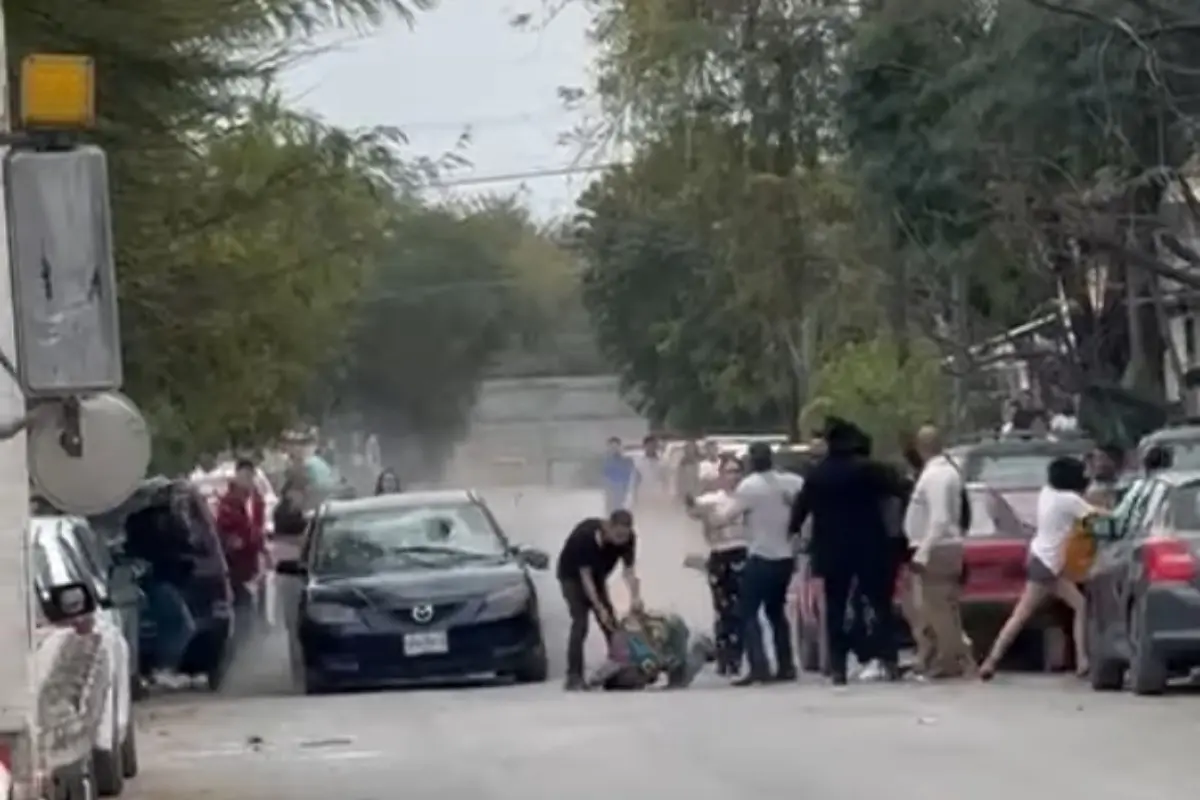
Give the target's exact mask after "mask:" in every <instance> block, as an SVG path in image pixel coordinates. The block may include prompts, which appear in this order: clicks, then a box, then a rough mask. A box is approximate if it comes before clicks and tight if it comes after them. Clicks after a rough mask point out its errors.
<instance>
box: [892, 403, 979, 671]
mask: <svg viewBox="0 0 1200 800" xmlns="http://www.w3.org/2000/svg"><path fill="white" fill-rule="evenodd" d="M916 452H917V455H918V457H919V459H920V460H921V462H922V466H921V472H920V475H919V477H918V478H917V482H916V485H915V486H914V487H913V490H912V496H911V498H910V500H909V503H908V509H907V511H906V512H905V515H904V533H905V535H906V536H907V537H908V541H909V543H910V544H911V545H912V547H913V554H912V559H911V561H910V563H909V566H908V570H909V573H910V576H909V578H908V579H907V580H909V581H911V585H910V586H908V587H906V591H907V592H908V593H909V597H908V604H909V612H908V613H909V614H910V615H911V616H912V617H913V618H912V619H910V620H909V624H910V625H911V626H912V627H913V630H914V632H915V633H916V635H917V636H918V637H928V638H927V639H926V640H924V641H923V640H922V639H920V638H918V657H919V660H920V659H926V660H927V663H924V664H920V663H919V667H920V668H921V669H922V671H923V672H924V674H925V675H926V676H927V677H933V678H949V677H959V676H962V675H964V674H965V673H969V672H973V671H974V659H973V657H972V655H971V652H970V647H969V644H968V641H967V639H966V636H965V635H964V633H963V627H962V614H961V610H960V607H959V602H960V598H961V594H962V576H963V536H964V533H965V531H966V530H967V528H969V527H970V518H969V514H970V506H969V505H968V502H967V496H966V491H965V487H964V482H963V476H962V472H961V469H960V467H959V465H958V464H957V463H955V461H954V460H953V459H952V458H951V457H950V456H949V455H948V454H946V453H945V452H944V451H943V449H942V442H941V435H940V434H939V432H938V430H937V428H935V427H933V426H932V425H926V426H924V427H923V428H921V429H920V431H918V433H917V439H916ZM921 651H924V652H921Z"/></svg>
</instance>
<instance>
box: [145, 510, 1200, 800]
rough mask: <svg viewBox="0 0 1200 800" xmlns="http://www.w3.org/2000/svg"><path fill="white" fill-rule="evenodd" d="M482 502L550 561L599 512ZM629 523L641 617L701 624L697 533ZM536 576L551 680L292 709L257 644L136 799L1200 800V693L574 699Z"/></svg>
mask: <svg viewBox="0 0 1200 800" xmlns="http://www.w3.org/2000/svg"><path fill="white" fill-rule="evenodd" d="M492 502H493V505H494V507H495V509H496V511H497V514H498V516H500V517H501V519H502V521H503V522H504V523H505V525H506V527H507V528H508V530H509V533H510V535H511V536H512V537H513V538H514V539H516V540H518V541H521V542H526V543H531V544H537V545H540V546H542V547H545V548H546V549H547V550H551V551H552V550H553V549H554V547H555V545H556V544H557V543H558V542H560V541H561V539H562V537H563V536H564V535H565V533H566V531H567V530H568V529H569V528H570V526H571V524H572V523H573V522H574V521H575V520H576V519H578V518H579V517H581V516H582V515H584V514H586V513H588V512H589V511H592V512H594V511H596V510H598V506H599V500H598V498H595V497H592V496H590V495H584V494H581V493H552V492H548V491H546V490H529V491H527V492H524V493H522V495H521V496H520V498H519V499H518V498H517V497H516V495H515V494H514V493H512V492H497V493H495V496H494V497H493V499H492ZM639 531H640V533H641V538H642V544H643V548H642V559H641V560H642V572H643V581H644V584H645V587H644V592H645V595H646V598H647V601H648V603H649V604H650V605H652V606H658V607H662V606H666V607H670V608H674V609H675V610H678V611H680V612H681V613H683V614H684V615H685V616H687V617H688V618H689V620H691V621H693V622H694V623H696V624H700V625H704V624H707V622H708V619H709V614H708V608H707V598H706V587H705V586H704V584H703V581H702V578H701V576H700V575H699V574H697V573H694V572H690V571H687V570H684V569H683V568H682V567H681V565H680V562H681V561H682V558H683V555H684V554H685V553H686V552H687V550H688V549H689V546H690V545H689V542H695V541H696V539H695V538H694V537H695V536H696V534H695V533H694V531H693V530H692V528H691V527H690V525H689V524H688V523H687V522H686V521H684V520H681V519H679V518H678V517H676V516H675V515H674V514H673V513H671V512H667V511H658V512H653V511H646V512H642V513H640V514H639ZM541 584H542V597H543V606H544V613H545V614H546V617H547V619H546V627H547V631H546V633H547V637H548V641H549V642H550V645H551V648H552V653H553V655H554V656H555V661H554V662H553V665H554V667H555V670H554V675H555V676H556V678H555V679H554V680H552V682H551V683H548V684H546V685H542V686H482V687H465V688H464V687H456V688H438V689H421V690H399V691H391V692H371V693H351V694H341V695H332V696H323V697H299V696H293V695H291V694H290V691H289V689H288V684H287V678H286V664H285V656H284V650H283V647H282V642H281V641H269V642H266V643H264V645H263V647H262V648H261V649H260V650H259V651H258V652H255V653H253V654H251V655H250V656H248V658H247V659H246V661H245V662H244V663H242V664H241V665H239V667H238V669H237V674H236V675H234V676H233V680H231V682H230V686H229V687H228V689H227V691H226V692H224V693H223V694H222V695H220V696H205V695H202V694H180V695H175V696H171V697H164V698H158V699H152V700H151V701H149V702H148V703H147V704H145V705H143V706H141V708H140V709H139V717H140V719H139V735H140V747H141V754H142V759H141V761H142V774H141V776H140V777H139V778H138V779H137V780H136V781H135V782H134V783H133V784H132V785H131V787H130V789H127V790H126V796H127V797H131V798H133V800H151V799H152V798H153V800H200V798H212V799H213V800H293V799H294V800H328V799H331V798H337V799H338V800H396V798H401V797H404V798H413V799H414V800H441V799H442V798H445V800H466V799H467V798H477V799H478V800H510V798H511V799H512V800H516V799H517V798H520V799H521V800H540V799H541V798H545V800H562V798H564V797H567V798H571V799H572V800H593V798H595V800H600V798H603V799H604V800H610V798H612V797H613V796H614V795H616V796H620V795H626V796H629V797H632V798H649V797H656V796H657V797H674V796H678V797H686V798H689V800H709V798H712V800H718V799H719V800H730V799H731V798H735V797H755V798H759V800H774V798H780V800H784V798H786V799H787V800H795V798H798V797H799V798H804V800H843V799H844V800H862V799H863V798H867V797H872V796H874V797H880V798H887V800H907V799H908V798H912V800H930V798H937V797H946V798H949V797H956V796H970V797H972V798H973V800H992V799H993V798H1005V800H1014V798H1019V799H1020V800H1042V799H1043V798H1045V800H1064V798H1068V797H1071V796H1075V797H1081V798H1087V799H1088V800H1109V799H1110V798H1111V800H1129V798H1131V797H1137V798H1138V800H1185V799H1190V798H1192V797H1195V796H1196V792H1197V790H1198V789H1200V768H1197V766H1196V753H1197V748H1198V747H1200V696H1196V695H1192V694H1188V693H1180V694H1175V695H1170V696H1167V697H1165V698H1144V699H1143V698H1134V697H1132V696H1130V695H1123V694H1117V695H1099V694H1094V693H1092V692H1090V691H1088V690H1086V689H1085V688H1084V687H1082V686H1079V685H1078V684H1077V683H1076V682H1075V681H1074V680H1072V679H1070V678H1064V677H1050V678H1046V677H1042V676H1020V677H1006V676H1002V677H1001V678H999V679H998V680H997V681H996V682H995V683H993V684H991V685H987V686H984V685H978V684H954V685H919V684H899V685H886V684H859V685H852V686H850V687H848V688H846V689H836V690H835V689H833V688H831V687H829V686H826V685H823V684H822V683H821V682H820V681H818V680H816V679H811V678H810V679H806V680H802V681H801V682H800V683H799V684H797V685H794V686H792V685H789V686H771V687H756V688H753V689H733V688H730V687H728V686H725V685H724V684H723V683H722V682H721V681H719V680H718V679H716V678H715V677H712V676H704V677H702V678H701V680H700V681H698V682H697V684H696V685H695V686H693V687H692V688H691V689H689V690H687V691H683V692H660V691H652V692H643V693H633V694H610V695H605V694H566V693H564V692H562V691H561V688H560V685H559V683H558V679H560V678H561V675H562V653H561V649H562V642H563V641H564V639H565V628H566V621H565V618H564V617H565V613H564V610H563V608H562V603H561V599H560V598H559V595H558V593H557V590H556V587H555V586H554V583H553V580H552V579H550V577H549V576H548V575H547V576H544V578H543V579H542V580H541ZM614 594H619V593H617V592H614ZM618 602H620V601H618ZM594 638H595V637H594ZM591 646H592V653H593V654H595V653H597V651H598V643H597V642H592V643H591ZM131 790H132V791H131Z"/></svg>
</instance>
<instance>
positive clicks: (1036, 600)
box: [979, 456, 1096, 680]
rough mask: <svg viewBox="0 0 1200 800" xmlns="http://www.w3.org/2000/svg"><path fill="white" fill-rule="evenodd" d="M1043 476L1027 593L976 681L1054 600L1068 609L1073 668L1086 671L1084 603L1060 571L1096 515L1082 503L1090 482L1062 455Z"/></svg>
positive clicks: (1080, 466) (1027, 571) (992, 670)
mask: <svg viewBox="0 0 1200 800" xmlns="http://www.w3.org/2000/svg"><path fill="white" fill-rule="evenodd" d="M1047 473H1048V474H1047V481H1046V483H1047V485H1046V486H1045V487H1043V488H1042V491H1041V493H1040V494H1039V495H1038V504H1037V529H1036V530H1035V531H1034V534H1033V540H1032V541H1031V542H1030V543H1029V559H1028V561H1027V562H1026V565H1025V574H1026V580H1025V588H1024V590H1023V591H1022V592H1021V597H1020V598H1019V599H1018V600H1017V605H1016V606H1015V607H1014V608H1013V610H1012V613H1011V614H1010V615H1009V617H1008V620H1007V621H1005V623H1004V627H1003V628H1001V630H1000V634H999V635H998V636H997V637H996V641H995V642H994V643H993V644H992V649H991V652H989V653H988V657H987V659H986V660H985V661H984V662H983V665H982V666H981V667H980V669H979V674H980V677H982V678H984V679H985V680H987V679H990V678H991V677H992V675H994V674H995V671H996V665H997V664H999V663H1000V659H1002V658H1003V657H1004V654H1005V653H1006V652H1007V651H1008V648H1009V647H1010V646H1012V643H1013V641H1014V640H1015V639H1016V638H1017V634H1019V633H1020V632H1021V630H1022V629H1023V628H1024V627H1025V625H1026V623H1028V622H1029V620H1030V618H1032V617H1033V615H1034V613H1035V612H1036V611H1037V609H1038V606H1040V605H1041V603H1042V601H1044V600H1045V599H1046V598H1048V597H1050V596H1052V595H1053V596H1057V597H1058V598H1059V599H1061V600H1062V601H1063V602H1064V603H1066V604H1067V605H1068V606H1070V607H1071V611H1072V612H1073V614H1074V621H1073V624H1072V631H1071V632H1072V638H1073V639H1074V640H1075V642H1074V643H1075V668H1076V671H1077V672H1079V673H1081V674H1082V673H1086V672H1087V669H1088V656H1087V641H1086V636H1087V631H1086V623H1087V617H1086V610H1087V608H1086V601H1085V599H1084V596H1083V592H1081V591H1080V590H1079V587H1078V586H1076V585H1075V583H1074V582H1073V581H1072V580H1071V579H1070V578H1069V577H1067V576H1065V575H1064V574H1063V570H1064V567H1065V565H1066V549H1067V542H1068V541H1069V540H1070V538H1071V535H1072V534H1073V533H1074V531H1075V529H1076V526H1077V525H1078V524H1079V522H1080V521H1081V520H1083V519H1084V518H1085V517H1087V516H1089V515H1091V514H1093V513H1095V511H1096V510H1095V509H1094V508H1093V507H1092V506H1091V505H1089V504H1088V503H1087V501H1085V500H1084V499H1083V492H1084V491H1085V490H1086V489H1087V485H1088V478H1087V470H1086V468H1085V467H1084V465H1083V462H1082V461H1080V460H1079V459H1077V458H1069V457H1065V456H1064V457H1062V458H1056V459H1054V460H1053V461H1052V462H1050V466H1049V468H1048V469H1047Z"/></svg>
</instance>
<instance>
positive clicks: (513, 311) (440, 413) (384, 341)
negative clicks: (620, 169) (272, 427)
mask: <svg viewBox="0 0 1200 800" xmlns="http://www.w3.org/2000/svg"><path fill="white" fill-rule="evenodd" d="M527 223H528V219H527V217H526V216H525V214H524V212H523V211H522V210H521V209H520V208H519V207H516V206H513V205H510V204H495V203H492V204H488V205H485V206H484V207H483V208H479V207H475V208H466V209H463V208H454V207H441V208H439V207H423V206H420V205H416V204H414V205H411V206H409V207H408V208H406V209H405V210H404V212H403V213H402V214H400V215H399V216H397V217H396V218H395V219H394V220H393V221H392V223H391V225H390V238H391V244H390V246H389V248H388V250H387V251H386V252H385V253H384V254H383V256H382V259H381V260H380V263H379V266H378V268H377V270H376V272H375V274H374V276H373V277H372V279H371V281H370V283H369V284H368V286H367V287H366V290H365V291H364V292H363V294H362V299H361V301H360V302H359V305H358V307H357V308H356V310H355V313H354V320H355V321H354V324H353V328H352V331H351V333H350V337H349V340H348V342H347V344H346V348H345V349H344V350H343V351H341V352H340V353H339V354H338V355H337V356H336V358H335V362H334V364H333V365H332V372H331V374H332V375H334V376H336V377H335V378H334V380H333V381H332V386H331V388H332V389H333V391H334V393H335V395H336V396H335V397H333V398H331V400H332V401H333V402H332V403H331V404H330V407H329V408H328V409H327V411H328V412H337V413H341V414H350V415H354V416H357V417H359V418H360V419H362V420H363V422H364V423H365V425H366V427H367V429H369V430H372V431H375V432H377V433H378V434H379V435H380V437H381V440H382V441H381V444H382V445H383V447H384V448H385V450H386V451H388V454H389V457H395V454H397V453H399V452H401V451H402V450H404V449H405V448H403V446H402V445H403V443H404V442H406V441H411V440H412V439H413V438H424V439H425V440H427V441H426V446H425V447H424V455H425V457H426V458H427V459H428V458H436V457H439V456H440V455H442V454H443V448H444V447H445V446H446V445H447V444H448V443H449V442H451V441H452V440H453V438H454V436H456V435H457V434H459V433H461V431H462V426H463V425H464V424H465V423H466V421H467V417H468V413H469V411H470V409H471V406H472V404H473V402H474V400H475V396H476V390H477V388H478V385H479V381H480V380H481V379H482V377H483V376H484V374H485V372H486V370H487V368H488V367H489V366H490V365H491V363H492V362H493V361H494V359H496V358H497V357H498V356H499V355H500V354H501V353H502V352H504V351H505V349H506V348H508V346H509V345H510V344H511V343H512V342H513V341H515V340H519V339H521V338H522V337H527V336H528V337H536V336H537V335H538V332H539V330H540V326H541V325H542V324H543V323H544V318H543V317H541V316H539V315H540V314H542V313H543V311H544V309H542V308H541V306H540V305H539V304H541V303H543V302H548V299H547V297H546V296H545V294H544V292H547V291H549V289H548V288H547V287H548V286H551V285H553V283H554V281H555V280H556V278H554V277H553V276H547V275H545V274H536V275H531V274H530V272H529V266H528V265H529V259H530V250H531V249H537V250H538V251H539V252H538V253H537V254H536V255H537V256H538V257H539V258H540V259H541V261H540V262H538V263H540V264H541V265H542V266H545V265H546V264H547V263H549V264H551V265H552V266H555V265H557V266H561V263H562V262H560V261H558V260H557V258H556V257H550V258H548V257H547V254H546V252H545V251H544V250H542V248H543V247H548V246H549V245H548V244H546V243H544V242H541V241H536V240H534V239H531V237H533V236H535V234H534V232H533V231H532V229H531V228H529V227H527ZM551 255H552V256H553V255H554V254H551Z"/></svg>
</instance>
